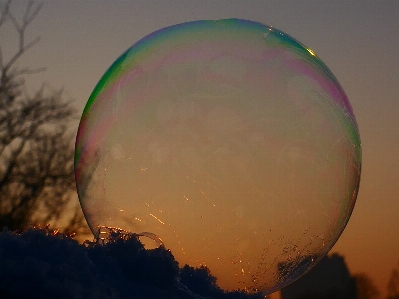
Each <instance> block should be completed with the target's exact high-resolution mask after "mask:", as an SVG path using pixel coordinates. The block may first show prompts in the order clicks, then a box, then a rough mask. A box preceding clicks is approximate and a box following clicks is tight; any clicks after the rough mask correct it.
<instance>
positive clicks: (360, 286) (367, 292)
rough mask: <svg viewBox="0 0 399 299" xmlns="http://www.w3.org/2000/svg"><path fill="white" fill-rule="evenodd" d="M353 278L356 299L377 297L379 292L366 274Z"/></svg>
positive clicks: (374, 298) (373, 298)
mask: <svg viewBox="0 0 399 299" xmlns="http://www.w3.org/2000/svg"><path fill="white" fill-rule="evenodd" d="M353 277H354V279H355V282H356V289H357V296H356V298H357V299H377V298H378V297H379V295H380V292H379V291H378V289H377V287H376V286H375V285H374V283H373V281H372V280H371V278H370V277H369V276H368V275H367V274H365V273H359V274H355V275H354V276H353Z"/></svg>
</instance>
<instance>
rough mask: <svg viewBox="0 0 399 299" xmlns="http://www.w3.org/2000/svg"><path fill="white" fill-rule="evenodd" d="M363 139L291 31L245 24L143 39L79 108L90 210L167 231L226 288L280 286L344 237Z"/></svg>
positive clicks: (318, 64)
mask: <svg viewBox="0 0 399 299" xmlns="http://www.w3.org/2000/svg"><path fill="white" fill-rule="evenodd" d="M360 165H361V147H360V140H359V134H358V129H357V124H356V121H355V117H354V115H353V112H352V109H351V106H350V104H349V102H348V99H347V97H346V95H345V93H344V91H343V89H342V88H341V86H340V85H339V83H338V81H337V80H336V78H335V77H334V75H333V74H332V73H331V71H330V70H329V69H328V68H327V67H326V66H325V65H324V63H323V62H322V61H321V60H320V59H319V58H318V57H317V56H316V55H315V54H314V53H313V51H311V50H310V49H308V48H306V47H305V46H303V45H302V44H300V43H299V42H297V41H296V40H294V39H293V38H291V37H290V36H288V35H286V34H285V33H282V32H281V31H278V30H276V29H274V28H272V27H268V26H265V25H262V24H259V23H256V22H251V21H245V20H237V19H230V20H220V21H195V22H189V23H184V24H180V25H176V26H172V27H168V28H164V29H162V30H159V31H156V32H154V33H152V34H150V35H149V36H147V37H145V38H143V39H142V40H140V41H139V42H137V43H136V44H134V45H133V46H132V47H131V48H130V49H128V50H127V51H126V52H125V53H124V54H123V55H122V56H121V57H119V58H118V59H117V60H116V61H115V63H114V64H113V65H112V66H111V67H110V68H109V70H108V71H107V72H106V73H105V74H104V76H103V77H102V79H101V80H100V82H99V83H98V85H97V86H96V88H95V89H94V91H93V93H92V95H91V97H90V99H89V101H88V103H87V105H86V108H85V110H84V113H83V115H82V119H81V122H80V127H79V131H78V136H77V141H76V156H75V166H76V182H77V187H78V193H79V198H80V201H81V204H82V208H83V211H84V213H85V216H86V219H87V221H88V223H89V225H90V227H91V228H92V230H93V231H94V230H95V228H96V227H98V226H111V227H120V228H123V229H125V230H128V231H131V232H134V233H141V232H149V233H151V234H154V235H155V236H158V237H159V238H161V239H162V241H163V242H164V245H165V246H166V248H168V249H171V251H172V253H173V254H174V256H175V258H176V259H177V261H179V263H180V264H181V266H182V265H184V264H185V263H187V264H190V265H192V266H199V265H206V266H207V267H209V269H210V271H211V273H212V274H213V275H215V276H216V277H217V280H218V284H219V285H220V286H221V287H222V288H225V289H228V290H232V289H237V288H240V289H246V290H247V291H249V292H253V291H256V290H261V291H263V292H264V293H265V294H266V293H269V292H273V291H275V290H277V289H279V288H281V287H283V286H285V285H287V284H288V283H290V282H292V281H293V280H295V279H297V278H298V277H299V276H300V275H302V274H303V273H304V272H306V271H307V270H308V269H309V268H310V267H311V266H313V265H314V264H315V263H316V262H317V261H318V260H319V259H320V258H321V257H322V256H323V255H325V254H326V253H327V252H328V251H329V250H330V249H331V247H332V246H333V245H334V243H335V242H336V241H337V239H338V237H339V236H340V234H341V233H342V231H343V229H344V227H345V225H346V223H347V221H348V220H349V217H350V214H351V212H352V209H353V207H354V204H355V200H356V196H357V190H358V186H359V177H360Z"/></svg>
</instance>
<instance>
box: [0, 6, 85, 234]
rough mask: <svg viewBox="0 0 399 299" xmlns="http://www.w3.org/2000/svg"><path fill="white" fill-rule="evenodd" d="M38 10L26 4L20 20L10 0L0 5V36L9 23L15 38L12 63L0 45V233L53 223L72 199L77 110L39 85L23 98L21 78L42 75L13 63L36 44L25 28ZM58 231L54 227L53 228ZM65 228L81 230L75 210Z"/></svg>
mask: <svg viewBox="0 0 399 299" xmlns="http://www.w3.org/2000/svg"><path fill="white" fill-rule="evenodd" d="M40 9H41V5H36V4H35V3H34V2H32V1H30V2H29V3H28V4H27V6H26V10H25V14H24V15H23V17H22V20H19V19H18V18H16V17H15V16H14V14H13V13H12V12H11V0H8V1H6V2H5V4H3V5H1V4H0V30H1V29H2V26H3V25H4V24H5V23H6V22H10V24H12V26H13V28H14V29H15V32H16V35H17V38H18V41H19V42H18V48H17V49H16V50H15V52H14V54H13V55H11V57H8V58H6V57H3V52H2V48H1V45H0V75H1V78H0V228H1V227H3V226H7V227H8V228H9V229H10V230H15V229H23V228H25V227H27V226H29V225H30V224H45V223H49V222H53V223H56V222H57V221H59V220H60V219H61V218H62V217H61V216H63V213H65V211H66V208H67V207H68V206H70V203H71V199H72V198H73V199H75V198H76V189H75V182H74V171H73V153H74V146H73V140H74V137H73V134H72V133H71V130H70V129H68V128H70V127H71V122H72V121H73V120H75V121H76V109H75V108H74V107H73V106H72V104H71V102H68V101H65V100H64V99H63V94H62V91H58V92H54V91H50V92H49V91H47V90H46V88H45V86H44V85H43V86H42V87H41V88H40V89H39V90H38V91H37V92H36V93H35V94H34V95H33V96H29V95H28V94H27V93H26V92H24V85H25V81H24V75H30V74H35V73H37V72H39V71H42V69H35V70H33V69H30V68H19V67H17V66H16V62H17V61H18V60H19V59H20V57H21V56H23V54H25V53H26V51H28V50H29V49H30V48H32V47H33V46H34V45H35V44H37V43H38V42H39V38H36V39H34V40H32V41H29V42H27V41H26V37H25V32H26V28H27V27H28V26H29V25H30V24H31V22H32V21H33V20H34V19H35V17H36V16H37V15H38V13H39V11H40ZM58 225H59V224H58ZM64 227H66V229H68V230H72V229H74V230H79V229H81V228H83V227H84V218H83V215H82V213H81V211H80V207H79V206H78V205H75V211H74V212H70V219H69V220H68V222H67V223H66V224H64Z"/></svg>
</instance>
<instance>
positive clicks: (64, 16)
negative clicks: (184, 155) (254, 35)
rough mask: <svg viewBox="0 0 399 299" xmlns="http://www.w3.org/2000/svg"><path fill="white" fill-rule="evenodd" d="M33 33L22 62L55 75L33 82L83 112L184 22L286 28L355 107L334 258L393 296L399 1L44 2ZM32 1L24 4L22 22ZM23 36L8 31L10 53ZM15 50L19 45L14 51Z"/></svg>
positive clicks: (2, 36) (398, 204) (16, 7)
mask: <svg viewBox="0 0 399 299" xmlns="http://www.w3.org/2000/svg"><path fill="white" fill-rule="evenodd" d="M43 3H44V6H43V8H42V10H41V12H40V14H39V15H38V17H37V18H36V19H35V20H34V22H33V23H32V25H31V26H30V27H29V29H28V31H27V39H28V40H29V39H34V38H35V37H36V36H40V37H41V41H40V43H39V44H38V45H36V46H35V47H34V48H33V49H32V50H30V51H29V52H28V53H27V54H26V55H25V56H24V57H23V59H21V61H20V65H21V66H30V67H31V68H39V67H43V66H44V67H46V68H47V70H46V71H45V72H42V73H39V74H36V75H34V76H31V77H27V78H26V80H27V83H28V87H29V90H28V92H30V93H32V92H33V91H34V90H35V89H37V87H38V86H40V84H41V83H43V82H46V83H48V84H49V85H50V86H51V87H52V88H54V89H59V88H61V87H62V88H63V89H64V90H65V94H66V96H67V97H68V98H71V99H73V100H74V101H75V103H76V107H77V109H78V110H79V112H82V111H83V108H84V106H85V104H86V101H87V99H88V98H89V96H90V94H91V92H92V90H93V88H94V87H95V85H96V84H97V82H98V80H99V79H100V78H101V76H102V75H103V74H104V72H105V71H106V70H107V68H108V67H109V66H110V64H111V63H112V62H113V61H114V60H115V59H116V58H117V57H119V55H120V54H121V53H122V52H124V51H125V50H126V49H127V48H129V47H130V46H131V45H132V44H133V43H135V42H136V41H138V40H139V39H141V38H142V37H144V36H146V35H147V34H149V33H151V32H153V31H155V30H157V29H160V28H163V27H166V26H169V25H174V24H178V23H182V22H187V21H192V20H200V19H224V18H241V19H249V20H253V21H258V22H261V23H264V24H267V25H271V26H273V27H275V28H277V29H280V30H282V31H284V32H286V33H288V34H289V35H291V36H293V37H294V38H296V39H298V40H299V41H301V42H302V43H303V44H305V45H306V46H307V47H309V48H310V49H312V51H314V52H315V53H316V54H317V55H318V56H319V57H320V58H321V59H322V60H323V61H324V62H325V63H326V65H327V66H328V67H329V68H330V69H331V70H332V72H333V73H334V74H335V76H336V77H337V78H338V80H339V82H340V83H341V85H342V87H343V88H344V90H345V92H346V94H347V95H348V98H349V100H350V102H351V104H352V107H353V110H354V113H355V116H356V119H357V122H358V126H359V130H360V136H361V141H362V149H363V162H362V175H361V183H360V191H359V196H358V200H357V203H356V206H355V209H354V212H353V214H352V217H351V219H350V221H349V224H348V225H347V227H346V229H345V231H344V233H343V234H342V236H341V238H340V239H339V240H338V242H337V243H336V245H335V246H334V247H333V249H332V250H331V252H338V253H340V254H342V255H344V256H345V258H346V262H347V264H348V266H349V268H350V271H351V273H352V274H353V273H358V272H365V273H367V274H369V275H370V277H371V278H372V279H373V281H374V282H375V283H376V285H377V287H378V288H379V290H380V292H381V294H382V295H383V296H385V294H386V285H387V283H388V279H389V275H390V273H391V270H392V269H393V268H394V267H395V266H398V263H399V234H398V232H399V200H398V195H399V183H398V181H397V180H398V179H399V154H398V153H399V120H398V114H399V55H398V53H399V37H398V30H399V18H398V16H399V2H398V1H395V0H392V1H374V0H373V1H370V0H369V1H267V0H263V1H249V0H248V1H245V0H242V1H235V0H230V1H228V0H218V1H215V0H201V1H200V0H198V1H192V0H191V1H190V0H187V1H182V0H173V1H172V0H164V1H162V0H159V1H151V0H134V1H133V0H132V1H101V0H97V1H96V0H92V1H88V0H86V1H78V0H75V1H72V0H62V1H61V0H52V1H43ZM26 4H27V1H22V0H19V1H17V0H15V1H14V3H13V7H12V10H13V11H14V12H15V14H16V15H20V14H21V13H22V12H23V10H24V8H25V7H26ZM16 41H17V38H16V35H15V32H13V31H12V28H11V27H9V26H7V27H5V28H4V29H3V30H2V31H0V44H1V46H2V49H3V55H4V56H5V57H7V53H8V54H9V53H12V51H13V49H15V48H13V47H15V46H16ZM13 42H15V43H14V44H13Z"/></svg>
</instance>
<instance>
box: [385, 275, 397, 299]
mask: <svg viewBox="0 0 399 299" xmlns="http://www.w3.org/2000/svg"><path fill="white" fill-rule="evenodd" d="M387 299H399V270H398V269H393V270H392V273H391V278H390V279H389V282H388V296H387Z"/></svg>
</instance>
